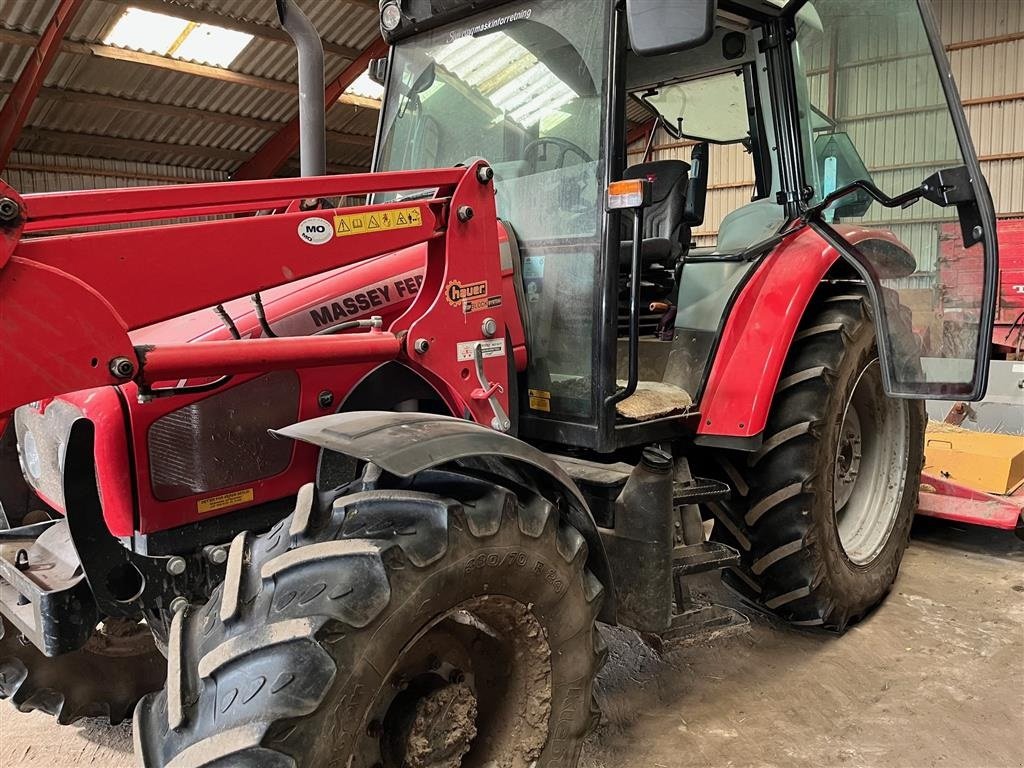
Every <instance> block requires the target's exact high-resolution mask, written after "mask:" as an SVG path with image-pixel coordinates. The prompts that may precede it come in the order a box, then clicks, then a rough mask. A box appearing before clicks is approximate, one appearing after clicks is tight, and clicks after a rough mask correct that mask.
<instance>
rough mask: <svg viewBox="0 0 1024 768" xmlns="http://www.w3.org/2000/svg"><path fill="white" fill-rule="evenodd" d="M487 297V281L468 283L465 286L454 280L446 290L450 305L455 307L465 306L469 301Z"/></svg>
mask: <svg viewBox="0 0 1024 768" xmlns="http://www.w3.org/2000/svg"><path fill="white" fill-rule="evenodd" d="M486 295H487V281H486V280H481V281H480V282H478V283H467V284H466V285H463V284H462V283H460V282H459V281H458V280H452V281H451V282H450V283H448V288H447V289H446V290H445V298H447V299H448V303H449V304H451V305H452V306H453V307H458V306H463V305H465V303H466V302H467V301H472V300H473V299H479V298H480V297H481V296H486Z"/></svg>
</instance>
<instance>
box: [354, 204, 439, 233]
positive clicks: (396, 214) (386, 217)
mask: <svg viewBox="0 0 1024 768" xmlns="http://www.w3.org/2000/svg"><path fill="white" fill-rule="evenodd" d="M421 224H423V217H422V216H421V215H420V209H419V208H392V209H391V210H390V211H368V212H366V213H342V214H338V215H337V216H335V217H334V234H335V235H337V236H338V237H348V236H349V235H365V234H366V233H368V232H386V231H387V230H389V229H408V228H409V227H418V226H420V225H421Z"/></svg>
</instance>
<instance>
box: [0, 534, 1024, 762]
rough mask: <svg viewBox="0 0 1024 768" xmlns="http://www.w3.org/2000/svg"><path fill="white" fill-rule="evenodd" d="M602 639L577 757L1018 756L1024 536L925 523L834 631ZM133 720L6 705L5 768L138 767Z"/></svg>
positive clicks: (754, 630) (765, 629)
mask: <svg viewBox="0 0 1024 768" xmlns="http://www.w3.org/2000/svg"><path fill="white" fill-rule="evenodd" d="M606 636H607V638H608V641H609V645H610V647H611V651H612V653H611V656H610V658H609V663H608V665H607V667H606V668H605V671H604V673H603V674H602V676H601V688H600V691H599V695H600V697H601V701H602V705H603V708H604V722H603V724H602V725H601V727H600V729H599V730H598V731H597V733H596V734H594V736H593V737H592V738H591V740H590V742H589V743H588V745H587V748H586V750H585V753H584V758H583V763H582V765H583V768H641V767H643V768H684V767H685V766H713V767H715V768H718V767H722V768H724V767H726V766H729V767H739V766H780V767H781V766H785V767H786V768H800V767H802V766H808V767H810V766H814V767H815V768H818V767H819V766H843V767H844V768H855V767H856V766H867V767H871V768H875V767H882V766H884V767H886V768H888V767H890V766H899V767H900V768H926V767H929V766H950V768H954V767H955V768H1004V767H1006V768H1010V767H1012V766H1022V765H1024V543H1022V542H1020V541H1018V540H1017V539H1015V538H1014V537H1013V535H1012V534H1009V533H1002V532H996V531H988V530H984V529H968V528H965V527H963V526H954V525H947V524H944V523H938V522H933V521H922V522H919V523H918V524H917V526H916V527H915V538H914V542H913V545H912V547H911V549H910V550H909V552H908V553H907V556H906V559H905V561H904V565H903V569H902V571H901V574H900V578H899V581H898V582H897V584H896V586H895V588H894V590H893V592H892V594H891V595H890V596H889V599H888V600H887V601H886V603H885V604H884V605H883V606H882V608H881V609H880V610H879V611H877V612H876V613H875V614H874V615H873V616H872V617H871V618H869V619H868V620H867V621H865V622H863V623H861V624H860V625H858V626H857V627H855V628H854V629H852V630H851V631H849V632H848V633H847V634H846V635H845V636H844V637H842V638H833V637H830V636H825V635H820V634H808V633H800V632H794V631H792V630H788V629H786V628H784V627H780V626H776V625H774V624H772V623H771V622H769V621H767V620H765V619H764V618H761V617H759V616H754V617H752V620H751V624H750V627H749V628H748V629H746V630H744V631H742V632H740V633H737V634H734V635H732V636H728V637H720V638H717V639H714V640H711V641H702V642H699V643H696V644H691V645H688V646H684V647H678V648H675V649H672V650H669V651H667V652H663V653H662V654H661V655H660V656H659V655H658V654H655V653H654V652H653V651H652V650H651V649H650V648H649V647H648V646H646V645H644V644H643V643H641V642H640V641H639V639H638V638H637V637H636V635H634V634H633V633H630V632H626V631H622V630H611V629H609V630H608V631H607V632H606ZM134 764H135V763H134V758H133V757H132V755H131V731H130V727H129V726H127V725H125V726H122V727H119V728H110V727H104V726H102V725H99V724H97V723H86V724H79V725H77V726H70V727H65V728H61V727H58V726H56V725H54V724H52V723H51V721H50V719H49V718H47V717H45V716H42V715H39V714H38V713H33V714H29V715H23V714H19V713H17V712H15V711H14V710H13V709H12V708H11V707H10V705H8V704H6V703H0V766H4V768H30V766H31V767H35V766H39V767H40V768H42V767H45V768H57V767H58V766H60V767H63V766H103V768H118V767H119V766H129V765H134Z"/></svg>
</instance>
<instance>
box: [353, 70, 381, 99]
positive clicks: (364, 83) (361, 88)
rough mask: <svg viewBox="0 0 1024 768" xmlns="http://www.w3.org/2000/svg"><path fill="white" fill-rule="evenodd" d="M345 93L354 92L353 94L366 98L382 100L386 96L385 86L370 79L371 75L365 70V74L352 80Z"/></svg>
mask: <svg viewBox="0 0 1024 768" xmlns="http://www.w3.org/2000/svg"><path fill="white" fill-rule="evenodd" d="M345 93H349V94H352V95H353V96H362V97H363V98H364V99H376V100H377V101H380V100H381V99H382V98H384V87H383V86H381V85H380V84H378V83H375V82H373V80H371V79H370V75H369V74H368V73H366V72H363V74H361V75H360V76H359V77H357V78H356V79H355V80H353V81H352V85H350V86H349V87H348V88H346V89H345Z"/></svg>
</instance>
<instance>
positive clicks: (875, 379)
mask: <svg viewBox="0 0 1024 768" xmlns="http://www.w3.org/2000/svg"><path fill="white" fill-rule="evenodd" d="M909 413H910V412H909V410H908V407H907V403H906V401H903V400H897V399H894V398H889V397H886V396H885V393H884V390H883V388H882V381H881V369H880V367H879V363H878V360H873V361H871V362H870V363H869V364H868V365H867V366H866V367H865V368H864V370H863V371H861V374H860V376H859V377H858V378H857V381H856V382H855V384H854V386H853V389H852V391H851V393H850V397H849V399H848V401H847V403H846V408H845V411H844V413H843V422H842V426H841V427H840V430H839V435H838V438H837V441H836V448H835V450H836V453H835V467H834V473H833V485H832V501H833V509H834V510H835V516H836V528H837V529H838V533H839V542H840V544H841V545H842V548H843V551H844V552H845V553H846V556H847V558H848V559H849V560H850V562H851V563H853V564H854V565H858V566H867V565H869V564H870V563H872V562H873V561H874V560H875V558H877V557H878V555H879V553H881V551H882V550H883V549H884V548H885V545H886V543H887V542H888V541H889V537H890V534H891V532H892V529H893V525H894V524H895V521H896V518H897V516H898V514H899V510H900V504H901V503H902V494H903V487H904V485H905V481H906V473H907V466H906V461H907V460H906V457H907V455H908V452H909V440H910V421H909V419H910V415H909Z"/></svg>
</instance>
